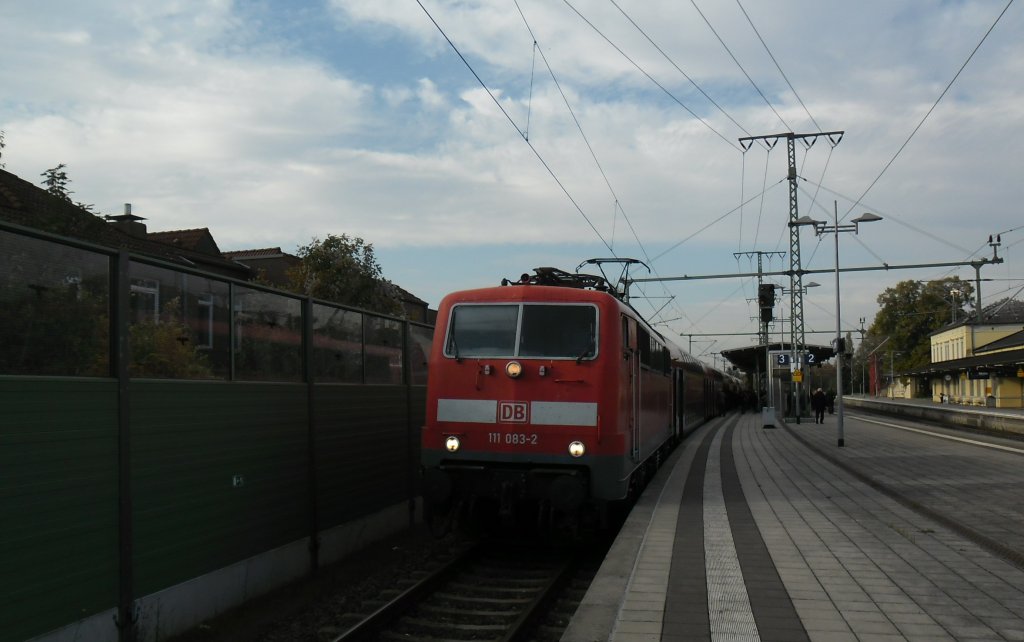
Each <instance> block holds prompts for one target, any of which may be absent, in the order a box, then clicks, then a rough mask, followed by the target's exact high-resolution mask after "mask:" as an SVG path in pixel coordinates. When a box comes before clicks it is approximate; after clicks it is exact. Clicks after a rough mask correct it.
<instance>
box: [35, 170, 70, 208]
mask: <svg viewBox="0 0 1024 642" xmlns="http://www.w3.org/2000/svg"><path fill="white" fill-rule="evenodd" d="M65 167H67V165H65V164H64V163H60V164H59V165H57V166H56V167H51V168H50V169H48V170H46V171H45V172H43V173H42V174H40V176H42V177H43V180H41V181H39V184H40V185H45V186H46V191H47V192H49V193H51V194H53V195H54V196H56V197H57V198H59V199H61V200H62V201H67V202H68V203H70V202H71V195H72V194H73V193H74V192H72V191H71V190H69V189H68V183H70V182H71V179H70V178H68V174H67V172H65V171H64V168H65Z"/></svg>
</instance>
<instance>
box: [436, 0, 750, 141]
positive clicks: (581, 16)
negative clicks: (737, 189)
mask: <svg viewBox="0 0 1024 642" xmlns="http://www.w3.org/2000/svg"><path fill="white" fill-rule="evenodd" d="M416 1H417V2H419V0H416ZM562 2H564V3H565V5H566V6H567V7H569V8H570V9H572V11H573V13H575V14H576V15H577V16H579V18H580V20H582V21H583V22H585V23H586V24H587V26H589V27H590V28H591V29H593V30H594V32H595V33H596V34H597V35H599V36H601V38H603V39H604V41H605V42H607V43H608V44H609V45H611V46H612V48H614V49H615V50H616V51H618V52H619V54H621V55H622V57H623V58H625V59H626V60H627V61H629V63H630V64H631V65H633V66H634V67H636V69H637V71H639V72H640V73H642V74H643V75H645V76H647V79H648V80H650V81H651V82H652V83H654V85H655V86H656V87H657V88H658V89H660V90H661V91H662V92H663V93H664V94H665V95H666V96H668V97H669V98H671V99H672V100H673V101H674V102H675V103H676V104H678V105H679V106H680V107H682V108H683V109H685V110H686V111H687V112H688V113H689V114H690V115H691V116H693V117H694V118H696V119H697V120H699V121H700V122H701V124H702V125H704V126H705V127H707V128H708V129H709V130H711V131H712V132H713V133H714V134H715V135H716V136H718V137H719V138H721V139H722V140H723V141H725V144H726V145H728V146H730V147H732V148H733V149H737V150H738V149H739V145H737V144H736V143H734V142H732V141H731V140H729V139H728V138H726V137H725V135H723V134H722V133H721V132H720V131H718V130H717V129H715V128H714V127H712V126H711V123H709V122H707V121H706V120H704V119H703V118H701V117H700V116H698V115H697V113H696V112H695V111H693V110H692V109H690V107H689V106H687V105H686V103H684V102H683V101H682V100H680V99H679V98H678V97H677V96H676V95H675V94H673V93H672V92H671V91H669V90H668V88H667V87H665V86H664V85H662V84H661V83H660V82H658V81H657V79H655V78H654V76H652V75H651V74H650V73H648V72H647V70H646V69H644V68H643V67H641V66H640V64H639V63H638V62H636V61H635V60H633V59H632V58H631V57H630V56H629V54H627V53H626V52H625V51H623V50H622V48H621V47H619V46H618V45H617V44H615V43H614V42H612V40H611V38H609V37H608V36H606V35H604V33H603V32H602V31H601V30H600V29H598V28H597V26H596V25H595V24H594V23H592V22H591V21H590V20H588V19H587V17H586V16H584V15H583V14H582V13H580V11H579V10H578V9H577V8H576V7H574V6H573V5H572V3H571V2H569V0H562Z"/></svg>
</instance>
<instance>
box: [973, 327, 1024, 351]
mask: <svg viewBox="0 0 1024 642" xmlns="http://www.w3.org/2000/svg"><path fill="white" fill-rule="evenodd" d="M1006 348H1024V330H1021V331H1020V332H1014V333H1013V334H1011V335H1008V336H1005V337H1003V338H1002V339H996V340H995V341H992V342H991V343H986V344H985V345H981V346H978V347H977V348H975V349H974V354H982V353H985V352H992V351H994V350H1005V349H1006Z"/></svg>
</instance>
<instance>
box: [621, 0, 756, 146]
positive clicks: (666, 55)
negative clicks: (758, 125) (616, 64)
mask: <svg viewBox="0 0 1024 642" xmlns="http://www.w3.org/2000/svg"><path fill="white" fill-rule="evenodd" d="M608 1H609V2H611V3H612V5H613V6H614V7H615V8H616V9H618V10H619V13H621V14H622V15H623V17H625V18H626V20H628V21H629V23H630V24H632V25H633V26H634V27H636V30H637V31H639V32H640V35H642V36H643V37H644V38H645V39H646V40H647V42H649V43H651V46H652V47H654V48H655V49H656V50H657V51H658V53H660V54H661V55H662V57H663V58H665V60H667V61H668V63H669V64H670V65H672V66H673V67H675V69H676V71H678V72H679V73H680V74H682V76H683V78H686V80H687V81H689V83H690V84H691V85H693V86H694V87H695V88H696V89H697V91H699V92H700V93H701V95H703V96H704V97H705V98H707V99H708V102H710V103H711V104H712V105H714V106H715V107H716V108H717V109H718V111H720V112H722V115H723V116H725V117H726V118H728V119H729V120H730V121H732V124H733V125H736V126H737V127H739V129H740V131H742V132H743V133H744V134H746V135H747V136H750V132H748V131H747V130H746V129H745V128H744V127H743V125H741V124H739V122H737V121H736V119H735V118H733V117H732V115H731V114H730V113H729V112H727V111H725V108H724V107H722V106H721V105H719V104H718V103H717V102H716V101H715V99H714V98H712V97H711V96H709V95H708V93H707V92H706V91H704V88H703V87H701V86H700V85H699V84H697V81H696V80H694V79H693V78H691V77H690V76H689V74H687V73H686V72H685V71H683V69H682V67H680V66H679V65H678V64H676V61H675V60H673V59H672V58H671V57H670V56H669V55H668V54H667V53H665V50H664V49H662V48H661V46H660V45H659V44H658V43H656V42H654V40H653V39H652V38H651V37H650V36H649V35H648V34H647V32H646V31H645V30H644V29H643V27H641V26H640V25H638V24H637V23H636V21H635V20H633V18H632V17H631V16H630V15H629V14H628V13H626V12H625V10H623V8H622V7H620V6H619V5H618V3H617V2H615V0H608Z"/></svg>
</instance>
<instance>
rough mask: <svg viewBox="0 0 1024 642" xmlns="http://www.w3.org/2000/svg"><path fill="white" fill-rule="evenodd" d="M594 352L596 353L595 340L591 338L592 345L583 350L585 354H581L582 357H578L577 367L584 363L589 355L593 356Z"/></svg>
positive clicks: (589, 344)
mask: <svg viewBox="0 0 1024 642" xmlns="http://www.w3.org/2000/svg"><path fill="white" fill-rule="evenodd" d="M593 351H594V338H593V337H591V338H590V343H588V344H587V347H586V348H583V352H581V353H580V356H578V357H576V365H579V363H580V362H581V361H583V357H585V356H587V355H588V354H591V353H592V352H593Z"/></svg>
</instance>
